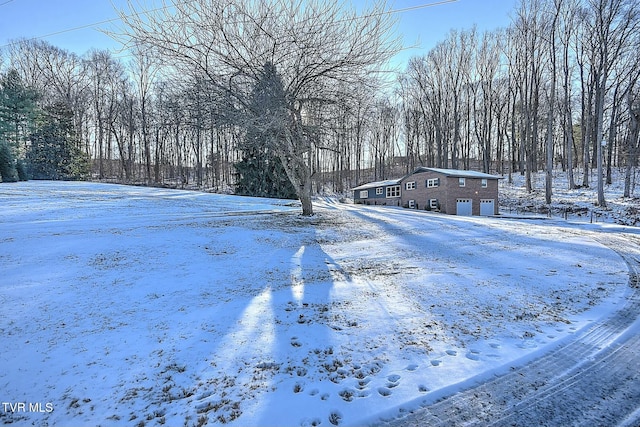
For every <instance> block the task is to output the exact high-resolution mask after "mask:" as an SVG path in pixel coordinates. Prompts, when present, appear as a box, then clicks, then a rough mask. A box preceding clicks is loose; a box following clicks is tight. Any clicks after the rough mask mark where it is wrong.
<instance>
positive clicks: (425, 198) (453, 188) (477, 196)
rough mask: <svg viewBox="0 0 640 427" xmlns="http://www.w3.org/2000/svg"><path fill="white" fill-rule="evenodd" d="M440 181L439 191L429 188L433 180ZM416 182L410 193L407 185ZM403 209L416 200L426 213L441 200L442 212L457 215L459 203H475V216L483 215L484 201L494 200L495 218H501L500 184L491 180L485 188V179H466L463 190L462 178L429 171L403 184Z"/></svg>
mask: <svg viewBox="0 0 640 427" xmlns="http://www.w3.org/2000/svg"><path fill="white" fill-rule="evenodd" d="M436 178H438V179H439V180H440V185H439V186H438V187H433V188H428V187H427V181H428V180H430V179H436ZM412 181H415V182H416V188H415V189H414V190H406V185H405V183H406V182H412ZM401 185H402V197H401V203H402V206H408V205H409V201H410V200H414V201H415V204H416V209H425V208H426V206H427V204H428V203H429V200H430V199H437V200H438V203H439V204H440V212H443V213H446V214H450V215H455V214H456V213H457V212H456V210H457V200H458V199H471V200H473V208H472V213H473V215H480V200H481V199H493V200H495V204H494V210H495V212H494V215H497V214H498V180H497V179H487V187H486V188H482V179H481V178H465V186H464V187H460V186H459V181H458V177H452V176H446V175H444V174H441V173H438V172H434V171H428V172H420V173H416V174H413V175H410V176H408V177H406V178H405V179H404V180H403V181H402V182H401Z"/></svg>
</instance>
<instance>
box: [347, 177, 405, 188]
mask: <svg viewBox="0 0 640 427" xmlns="http://www.w3.org/2000/svg"><path fill="white" fill-rule="evenodd" d="M403 178H404V177H403ZM400 181H402V178H397V179H387V180H385V181H376V182H369V183H367V184H362V185H360V186H358V187H355V188H352V189H351V190H352V191H358V190H366V189H368V188H376V187H385V186H387V185H398V184H400Z"/></svg>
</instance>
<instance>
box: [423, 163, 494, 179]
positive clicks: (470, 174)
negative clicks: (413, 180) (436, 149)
mask: <svg viewBox="0 0 640 427" xmlns="http://www.w3.org/2000/svg"><path fill="white" fill-rule="evenodd" d="M428 171H431V172H437V173H441V174H443V175H446V176H454V177H460V178H486V179H503V178H502V177H501V176H497V175H491V174H488V173H483V172H476V171H466V170H459V169H440V168H427V167H424V166H423V167H419V168H418V169H416V170H415V171H414V172H413V173H414V174H415V173H420V172H428Z"/></svg>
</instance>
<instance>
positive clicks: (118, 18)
mask: <svg viewBox="0 0 640 427" xmlns="http://www.w3.org/2000/svg"><path fill="white" fill-rule="evenodd" d="M12 1H14V0H8V1H6V2H5V3H0V6H2V5H3V4H7V3H9V2H12ZM192 1H195V0H190V1H189V3H190V2H192ZM169 7H173V5H165V6H162V7H158V8H155V9H149V10H142V11H140V12H135V13H132V14H130V15H127V16H126V17H127V18H131V17H134V16H139V15H142V14H146V13H152V12H157V11H160V10H164V9H168V8H169ZM121 20H122V18H121V17H117V18H111V19H105V20H104V21H98V22H94V23H92V24H85V25H80V26H78V27H73V28H67V29H65V30H59V31H55V32H53V33H49V34H44V35H41V36H36V37H31V38H29V39H26V40H27V41H33V40H40V39H45V38H47V37H52V36H57V35H59V34H64V33H70V32H72V31H78V30H84V29H85V28H92V27H96V26H98V25H103V24H109V23H111V22H115V21H121ZM14 44H16V42H11V43H7V44H5V45H2V46H0V49H2V48H5V47H8V46H11V45H14Z"/></svg>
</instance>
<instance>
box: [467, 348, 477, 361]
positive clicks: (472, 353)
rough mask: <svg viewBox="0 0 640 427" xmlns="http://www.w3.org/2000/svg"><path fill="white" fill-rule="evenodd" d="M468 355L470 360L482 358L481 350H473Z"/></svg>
mask: <svg viewBox="0 0 640 427" xmlns="http://www.w3.org/2000/svg"><path fill="white" fill-rule="evenodd" d="M466 356H467V359H469V360H480V352H479V351H478V350H471V351H469V352H468V353H467V355H466Z"/></svg>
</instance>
